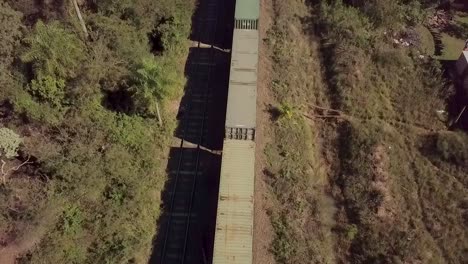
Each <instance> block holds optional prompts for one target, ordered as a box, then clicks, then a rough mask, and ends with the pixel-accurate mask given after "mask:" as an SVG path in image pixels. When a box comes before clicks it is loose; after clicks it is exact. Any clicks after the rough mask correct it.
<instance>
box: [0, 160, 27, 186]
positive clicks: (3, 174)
mask: <svg viewBox="0 0 468 264" xmlns="http://www.w3.org/2000/svg"><path fill="white" fill-rule="evenodd" d="M30 158H31V157H30V156H28V159H27V160H25V161H24V162H23V163H21V164H19V165H18V166H13V167H11V168H8V169H6V170H5V165H6V162H5V161H4V160H3V159H2V160H0V161H1V162H2V166H1V167H0V172H1V176H2V183H3V185H5V184H6V177H7V175H9V174H10V173H12V172H13V171H17V170H19V169H20V168H21V167H23V166H24V165H26V164H31V163H32V162H30V161H29V159H30Z"/></svg>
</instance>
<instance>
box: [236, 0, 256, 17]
mask: <svg viewBox="0 0 468 264" xmlns="http://www.w3.org/2000/svg"><path fill="white" fill-rule="evenodd" d="M259 13H260V2H259V0H236V14H235V18H236V19H258V16H259Z"/></svg>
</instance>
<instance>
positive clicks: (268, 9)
mask: <svg viewBox="0 0 468 264" xmlns="http://www.w3.org/2000/svg"><path fill="white" fill-rule="evenodd" d="M272 7H273V3H272V1H271V0H262V1H261V3H260V10H261V13H260V14H261V15H260V43H259V44H260V54H259V70H258V90H257V132H256V161H255V163H256V164H255V175H256V177H255V209H254V242H253V263H255V264H270V263H275V260H274V258H273V255H272V254H271V252H270V251H269V248H270V244H271V241H272V239H273V236H274V233H273V228H272V226H271V222H270V218H269V216H268V215H267V209H268V208H269V207H271V203H269V199H268V193H269V191H268V186H267V185H266V182H265V175H264V174H263V170H264V169H265V168H266V157H265V152H264V149H265V146H266V144H267V143H268V140H269V139H270V138H271V136H272V135H271V133H272V132H271V131H272V129H270V126H271V123H270V118H269V114H268V111H267V110H268V105H270V104H272V103H273V98H272V95H271V91H270V83H271V71H272V65H271V61H270V51H269V50H268V47H267V46H266V45H265V43H264V42H263V41H262V40H263V39H265V38H266V37H267V30H268V29H269V28H270V26H271V24H272V14H273V9H272Z"/></svg>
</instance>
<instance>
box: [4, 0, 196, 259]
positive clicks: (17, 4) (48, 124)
mask: <svg viewBox="0 0 468 264" xmlns="http://www.w3.org/2000/svg"><path fill="white" fill-rule="evenodd" d="M59 2H60V1H59ZM62 2H63V3H62ZM62 2H60V3H61V4H56V3H55V2H53V3H52V2H50V1H45V2H44V3H41V4H36V3H35V2H34V1H29V0H24V1H1V2H0V20H1V21H2V25H1V27H2V30H1V31H0V32H1V34H2V35H1V36H0V39H1V40H0V45H1V46H2V50H1V58H0V69H1V70H0V84H1V87H2V89H1V90H0V106H1V108H0V113H1V114H0V118H1V126H2V128H0V129H1V131H2V133H1V134H0V136H1V138H0V148H1V149H0V150H1V155H2V156H1V159H2V161H4V162H5V164H6V165H5V168H17V167H18V169H17V170H8V171H7V170H5V171H7V172H8V173H4V174H3V175H2V179H4V182H2V183H1V185H0V196H1V197H2V200H1V202H0V207H1V208H2V212H1V214H0V245H1V247H2V249H0V250H1V252H2V254H0V255H1V257H0V262H2V263H9V262H10V261H13V260H14V259H15V258H16V257H18V258H19V261H20V262H21V263H45V262H47V263H123V262H133V263H143V262H147V259H148V258H149V256H150V252H151V247H152V239H153V236H154V233H155V231H156V230H155V224H156V219H157V217H158V215H159V203H160V192H161V189H162V186H163V185H164V182H165V180H166V173H165V172H164V167H165V165H166V164H165V159H166V156H167V153H168V152H169V150H168V147H169V145H170V142H169V141H170V139H171V136H172V132H173V129H174V128H175V115H176V113H175V112H174V110H173V109H170V108H169V107H170V106H171V105H172V104H173V101H174V100H177V98H178V97H180V95H181V93H182V88H183V86H184V84H185V79H184V77H183V76H184V74H183V70H184V69H183V67H182V66H181V65H183V64H184V63H183V61H184V60H185V58H186V56H187V51H188V45H189V43H188V41H187V37H188V35H189V33H190V27H191V26H190V23H191V16H192V12H193V9H194V2H193V1H187V0H175V1H173V0H171V1H166V0H163V1H148V0H135V1H99V2H98V3H97V2H96V1H73V2H72V1H62ZM79 13H81V18H82V19H83V22H84V23H85V29H86V30H84V29H83V25H82V23H80V21H79V18H78V15H77V14H79ZM158 115H159V116H160V117H159V118H158ZM158 119H159V122H158ZM3 132H5V133H3ZM12 153H13V154H12ZM3 253H5V254H3ZM3 257H5V259H3Z"/></svg>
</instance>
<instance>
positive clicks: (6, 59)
mask: <svg viewBox="0 0 468 264" xmlns="http://www.w3.org/2000/svg"><path fill="white" fill-rule="evenodd" d="M21 19H22V14H21V13H19V12H17V11H15V10H13V9H12V8H11V7H10V6H9V5H8V4H7V3H5V2H3V1H1V2H0V65H1V64H4V65H7V64H10V63H11V62H12V60H13V56H12V55H13V53H14V49H15V47H16V46H17V45H18V42H19V39H20V38H21V36H22V32H21V27H22V25H21Z"/></svg>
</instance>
